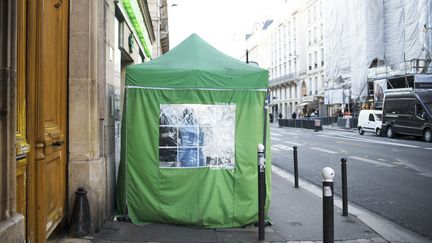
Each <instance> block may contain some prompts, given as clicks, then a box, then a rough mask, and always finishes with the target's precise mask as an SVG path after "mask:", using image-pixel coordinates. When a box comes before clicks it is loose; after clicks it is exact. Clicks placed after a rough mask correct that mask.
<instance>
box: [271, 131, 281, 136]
mask: <svg viewBox="0 0 432 243" xmlns="http://www.w3.org/2000/svg"><path fill="white" fill-rule="evenodd" d="M270 136H282V134H279V133H274V132H271V133H270Z"/></svg>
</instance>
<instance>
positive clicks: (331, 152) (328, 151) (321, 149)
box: [310, 147, 338, 154]
mask: <svg viewBox="0 0 432 243" xmlns="http://www.w3.org/2000/svg"><path fill="white" fill-rule="evenodd" d="M310 149H315V150H318V151H321V152H325V153H329V154H338V152H335V151H331V150H327V149H323V148H317V147H310Z"/></svg>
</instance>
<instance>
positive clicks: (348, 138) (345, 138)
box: [318, 135, 419, 148]
mask: <svg viewBox="0 0 432 243" xmlns="http://www.w3.org/2000/svg"><path fill="white" fill-rule="evenodd" d="M318 136H320V137H327V138H332V139H335V138H336V139H343V140H349V141H356V142H365V143H375V144H383V145H395V146H401V147H408V148H419V146H416V145H409V144H402V143H392V142H385V141H379V140H372V139H365V138H352V137H345V136H341V135H338V136H329V135H318Z"/></svg>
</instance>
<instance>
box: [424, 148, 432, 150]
mask: <svg viewBox="0 0 432 243" xmlns="http://www.w3.org/2000/svg"><path fill="white" fill-rule="evenodd" d="M424 149H427V150H432V148H424Z"/></svg>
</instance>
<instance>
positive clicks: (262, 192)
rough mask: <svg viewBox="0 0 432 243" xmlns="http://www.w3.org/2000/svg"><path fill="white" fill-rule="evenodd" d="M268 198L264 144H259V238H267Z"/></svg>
mask: <svg viewBox="0 0 432 243" xmlns="http://www.w3.org/2000/svg"><path fill="white" fill-rule="evenodd" d="M265 199H266V186H265V158H264V145H262V144H258V240H260V241H261V240H264V239H265V222H264V220H265V219H264V217H265V215H264V210H265Z"/></svg>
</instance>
